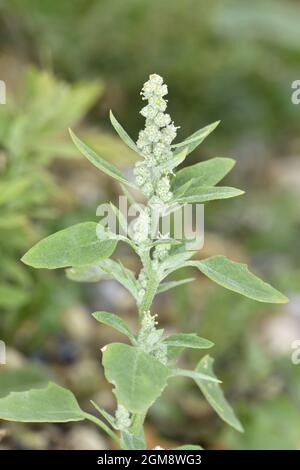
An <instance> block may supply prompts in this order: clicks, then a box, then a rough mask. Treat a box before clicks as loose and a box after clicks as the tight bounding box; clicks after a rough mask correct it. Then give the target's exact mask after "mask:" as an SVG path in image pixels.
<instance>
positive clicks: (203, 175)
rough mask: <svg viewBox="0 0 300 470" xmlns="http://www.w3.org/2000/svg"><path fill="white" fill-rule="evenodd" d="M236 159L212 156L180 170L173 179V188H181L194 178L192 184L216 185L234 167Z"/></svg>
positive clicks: (174, 189) (175, 189)
mask: <svg viewBox="0 0 300 470" xmlns="http://www.w3.org/2000/svg"><path fill="white" fill-rule="evenodd" d="M234 164H235V161H234V160H232V159H231V158H221V157H216V158H211V159H210V160H207V161H204V162H199V163H196V164H195V165H191V166H188V167H186V168H183V169H182V170H179V171H178V172H177V173H176V176H175V178H174V179H173V181H172V189H173V191H175V193H176V192H177V190H179V188H180V187H181V186H182V185H184V184H187V183H188V182H189V181H190V180H191V179H193V182H192V186H194V185H197V186H214V185H216V184H217V183H219V181H221V180H222V179H223V178H224V177H225V176H226V175H227V173H229V171H230V170H231V169H232V168H233V166H234Z"/></svg>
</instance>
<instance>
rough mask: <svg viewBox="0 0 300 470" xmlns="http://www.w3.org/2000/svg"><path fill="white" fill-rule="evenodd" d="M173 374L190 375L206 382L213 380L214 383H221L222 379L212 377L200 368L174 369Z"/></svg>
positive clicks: (191, 377)
mask: <svg viewBox="0 0 300 470" xmlns="http://www.w3.org/2000/svg"><path fill="white" fill-rule="evenodd" d="M172 376H173V377H189V378H190V379H194V380H198V381H202V380H204V381H205V382H213V383H221V380H219V379H217V377H212V376H211V375H208V374H207V373H206V372H205V371H204V372H200V371H198V370H188V369H172Z"/></svg>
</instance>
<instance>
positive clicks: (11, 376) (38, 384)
mask: <svg viewBox="0 0 300 470" xmlns="http://www.w3.org/2000/svg"><path fill="white" fill-rule="evenodd" d="M48 382H49V372H48V371H47V370H46V369H45V368H44V367H41V366H37V365H25V366H23V367H22V368H21V369H9V370H6V369H4V370H3V371H2V372H0V398H2V397H5V396H6V395H8V394H9V393H10V392H20V391H25V390H28V389H31V388H43V387H45V386H46V385H47V383H48Z"/></svg>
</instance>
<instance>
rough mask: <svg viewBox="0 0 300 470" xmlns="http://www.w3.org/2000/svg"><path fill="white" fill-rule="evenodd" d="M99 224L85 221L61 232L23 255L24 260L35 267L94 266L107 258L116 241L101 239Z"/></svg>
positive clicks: (42, 241)
mask: <svg viewBox="0 0 300 470" xmlns="http://www.w3.org/2000/svg"><path fill="white" fill-rule="evenodd" d="M96 228H97V224H96V222H84V223H82V224H76V225H73V226H71V227H68V228H66V229H64V230H60V231H59V232H56V233H54V234H52V235H50V236H49V237H47V238H44V239H43V240H41V241H39V242H38V243H37V244H36V245H34V246H33V247H32V248H31V249H30V250H29V251H27V253H26V254H25V255H24V256H23V258H22V261H23V263H25V264H28V265H29V266H33V267H34V268H47V269H56V268H66V267H69V266H73V267H77V266H84V265H88V264H93V263H95V262H97V261H99V260H100V259H102V258H108V257H109V256H111V255H112V253H113V252H114V250H115V248H116V243H117V242H116V240H99V238H98V237H97V233H96Z"/></svg>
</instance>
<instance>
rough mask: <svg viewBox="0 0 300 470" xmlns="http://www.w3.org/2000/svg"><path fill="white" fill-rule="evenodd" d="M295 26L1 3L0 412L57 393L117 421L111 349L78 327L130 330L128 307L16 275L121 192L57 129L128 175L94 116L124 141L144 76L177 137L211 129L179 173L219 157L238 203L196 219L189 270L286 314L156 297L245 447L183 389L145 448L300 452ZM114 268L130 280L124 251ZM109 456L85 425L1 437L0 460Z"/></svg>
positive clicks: (289, 21) (96, 4) (88, 3)
mask: <svg viewBox="0 0 300 470" xmlns="http://www.w3.org/2000/svg"><path fill="white" fill-rule="evenodd" d="M299 18H300V5H299V2H297V1H295V0H294V1H293V0H253V1H252V2H241V1H238V0H228V1H226V0H210V1H209V2H208V1H204V0H186V1H185V2H183V1H179V0H165V1H164V2H161V1H158V0H152V2H148V1H146V0H126V1H124V0H107V1H105V0H72V1H68V2H67V1H58V0H57V1H54V0H43V1H42V2H41V1H39V0H10V1H5V0H0V79H1V80H5V82H6V86H7V104H6V105H0V257H1V271H0V315H1V321H0V339H3V340H5V342H6V344H7V364H6V365H5V366H4V365H1V366H0V396H1V395H2V396H3V395H5V394H6V393H8V391H9V390H23V389H27V388H30V387H34V386H40V384H43V383H45V381H47V380H48V378H49V377H53V376H54V377H55V378H56V380H58V381H60V382H61V383H65V384H67V385H68V386H69V387H70V388H71V389H72V390H73V391H74V393H75V394H76V395H77V396H78V397H79V398H80V399H81V401H82V403H83V405H84V406H85V407H86V409H88V407H89V399H91V398H94V399H95V400H96V401H98V403H100V404H101V405H102V406H103V407H107V408H108V409H110V408H112V409H113V407H114V403H113V397H112V395H111V392H110V387H109V386H108V385H107V384H106V382H105V380H104V378H103V374H102V371H101V364H100V355H99V349H100V347H102V346H103V345H105V344H106V343H108V342H109V341H111V340H113V339H115V338H116V336H115V334H113V333H112V332H111V331H110V330H108V329H107V330H106V329H105V328H103V327H100V328H98V325H95V324H94V320H93V319H91V318H90V315H89V313H90V312H91V311H93V310H96V309H98V310H101V309H102V310H111V311H116V312H118V313H120V315H122V316H123V317H126V319H127V321H129V322H131V323H133V324H134V323H135V321H136V320H135V310H134V304H133V302H132V299H131V298H129V297H128V296H127V293H126V292H125V291H124V290H123V289H122V288H121V287H119V286H118V285H117V284H115V283H114V282H113V281H103V283H102V284H99V285H97V286H96V287H95V285H92V286H90V285H86V286H81V285H79V284H73V283H72V282H70V281H68V280H67V279H65V276H64V273H62V272H53V273H52V272H50V273H49V272H43V271H38V272H34V271H33V270H31V269H29V268H27V267H25V266H23V265H22V264H21V263H20V261H19V259H20V257H21V255H22V254H23V253H24V252H25V251H26V250H27V249H28V248H29V247H30V246H32V244H33V243H34V242H35V241H37V240H38V239H40V238H41V237H43V236H45V235H47V234H50V233H52V232H53V231H55V230H58V229H60V228H64V227H66V226H68V225H69V224H70V223H76V222H81V221H85V220H90V219H91V218H94V219H95V210H96V206H97V205H98V204H99V203H101V202H103V201H106V200H108V199H114V198H116V197H117V195H118V191H119V189H118V186H117V185H115V184H114V183H112V182H111V181H110V180H109V179H108V178H107V177H106V176H105V175H103V174H101V173H100V172H97V171H96V170H95V169H94V168H93V167H92V166H91V165H89V163H88V162H85V161H83V159H82V158H81V157H80V156H79V155H78V152H77V151H76V150H75V148H74V147H73V146H72V144H71V143H70V139H69V137H68V132H67V128H68V127H70V126H71V127H80V135H81V136H82V137H83V138H85V139H86V140H87V141H89V142H90V143H91V144H92V145H93V146H94V147H95V148H96V149H98V150H99V151H101V152H102V154H103V155H105V156H106V158H108V159H110V160H111V161H113V162H114V163H115V164H116V165H118V166H119V167H120V168H122V169H123V170H125V171H129V170H130V167H131V166H132V164H133V162H134V155H132V154H131V152H130V151H129V150H128V149H127V148H125V147H124V146H123V145H122V143H120V142H119V141H118V139H117V138H116V137H115V135H114V134H113V132H112V130H111V128H110V126H109V121H108V111H109V109H110V108H112V109H113V110H114V113H115V114H116V116H117V117H118V118H119V119H120V121H121V122H122V123H123V124H124V125H125V127H126V128H127V129H128V131H129V133H130V134H131V135H132V136H133V137H134V138H136V136H137V134H138V130H139V128H140V127H141V126H142V125H143V121H142V118H141V116H140V115H139V113H138V112H139V109H140V108H141V107H142V103H141V99H140V95H139V91H140V88H141V86H142V84H143V82H144V81H146V80H147V77H148V75H149V73H154V72H155V73H158V74H160V75H162V76H163V77H164V79H165V81H166V82H167V84H168V86H169V96H168V98H169V112H170V114H171V115H172V117H173V119H174V121H175V123H176V125H180V126H181V128H180V132H179V137H180V138H181V137H182V138H184V137H185V136H187V135H189V134H190V133H191V132H193V131H195V130H196V129H198V128H200V127H202V126H204V125H206V124H208V123H210V122H213V121H215V120H218V119H221V120H222V123H221V125H220V126H219V127H218V129H217V131H216V132H215V133H214V134H213V135H212V136H211V137H210V138H209V139H208V140H207V141H205V143H204V144H203V145H202V146H201V147H200V150H198V151H197V152H195V153H194V154H193V156H192V157H191V159H190V163H194V162H196V161H198V160H201V159H206V158H210V157H213V156H224V157H233V158H235V159H236V160H237V165H236V167H235V168H234V170H233V172H232V174H231V175H230V176H229V177H227V183H228V185H230V184H232V185H234V186H235V185H236V186H237V187H241V188H243V189H245V190H246V194H245V195H244V196H243V197H241V198H238V199H237V200H233V201H227V202H226V201H223V202H213V203H210V204H209V205H207V206H206V211H205V223H206V229H205V237H206V238H205V246H204V249H203V250H202V252H200V253H199V256H200V257H202V256H207V255H212V254H225V255H228V256H231V257H232V258H233V259H235V260H236V261H245V262H249V263H250V264H251V265H252V268H253V269H254V270H256V271H257V272H259V273H260V274H261V275H262V276H263V277H265V278H266V279H268V280H269V281H270V282H272V283H273V284H274V285H276V287H278V288H279V289H281V290H282V291H284V292H285V293H286V294H287V295H288V296H289V297H290V303H289V304H287V305H283V306H273V305H261V304H257V303H255V302H254V301H253V302H252V301H250V300H246V299H243V298H241V297H239V296H238V295H235V294H234V293H231V292H227V291H223V290H222V288H220V287H218V286H214V285H213V284H212V283H210V281H208V280H205V279H204V278H202V277H201V276H200V275H199V277H197V280H196V282H194V283H191V284H189V285H186V286H182V287H180V288H178V290H177V291H176V292H175V291H172V294H171V295H169V294H167V293H166V294H163V295H161V296H159V297H158V298H157V300H156V302H155V305H154V310H155V313H158V314H159V317H160V322H161V324H162V325H163V326H164V327H165V328H166V329H168V330H170V331H172V330H174V331H175V330H177V331H179V330H182V331H186V332H190V331H197V332H199V333H201V336H204V337H207V338H209V339H211V340H212V341H214V342H215V343H216V346H215V348H214V351H212V354H213V355H214V356H215V358H216V369H217V373H218V375H219V376H220V378H221V379H222V380H223V386H224V389H225V391H226V396H227V397H228V399H229V400H230V402H231V403H232V405H233V406H234V408H235V409H236V411H237V413H238V415H239V417H240V419H241V421H242V422H243V424H244V426H245V433H244V434H239V433H238V432H236V431H233V430H231V429H228V427H227V426H226V425H225V424H223V423H222V422H221V421H220V420H219V418H218V417H217V416H216V415H214V413H213V411H212V410H211V409H210V407H209V405H208V404H207V403H206V402H205V401H204V400H203V399H202V397H201V396H200V395H199V391H198V389H196V388H194V387H193V385H192V383H190V382H189V381H186V380H183V381H182V383H181V382H179V383H178V384H177V385H176V383H173V387H172V388H171V387H169V388H168V389H167V390H166V392H165V393H164V395H163V396H162V398H161V399H160V400H159V401H158V403H157V404H156V405H155V406H154V407H153V408H152V410H151V413H150V416H149V419H148V422H147V436H148V441H149V446H150V447H151V446H152V447H153V446H154V445H157V444H158V443H159V444H160V445H164V444H166V445H169V444H172V445H173V444H175V443H177V442H180V443H184V442H193V443H195V444H201V445H203V446H204V447H206V448H210V449H257V448H258V449H264V448H267V449H298V448H299V447H300V408H299V407H300V399H299V397H300V365H298V366H297V365H293V364H292V362H291V353H292V343H293V341H294V340H296V339H300V267H299V260H300V237H299V227H300V211H299V202H298V198H299V194H300V160H299V153H300V138H299V117H300V105H299V106H296V105H293V104H292V102H291V93H292V90H291V84H292V82H293V81H294V80H297V79H300V77H299V73H300V72H299V70H300V69H299V64H300V41H299ZM118 255H119V256H120V257H121V258H122V259H123V260H124V263H126V264H127V265H128V266H130V267H132V268H133V269H134V268H138V266H137V264H136V259H135V258H134V257H133V256H132V255H131V254H130V253H129V252H127V251H126V250H125V249H124V251H122V250H120V251H119V252H118ZM181 275H182V276H183V275H184V273H181ZM198 358H199V355H198V354H196V355H195V354H187V355H186V356H185V357H184V361H185V362H186V363H188V364H191V365H194V364H195V362H196V361H197V359H198ZM174 387H175V388H174ZM108 446H111V443H109V442H107V441H106V439H105V438H104V437H103V436H101V435H99V433H98V431H97V430H95V429H94V428H93V427H92V426H90V425H83V424H77V423H75V424H73V425H72V426H69V425H59V426H55V425H49V426H42V425H39V426H22V425H20V424H5V425H4V424H3V425H1V427H0V448H2V449H7V448H8V449H11V448H25V449H26V448H30V449H52V448H69V449H80V448H90V449H93V448H95V449H101V448H103V449H104V448H107V447H108Z"/></svg>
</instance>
